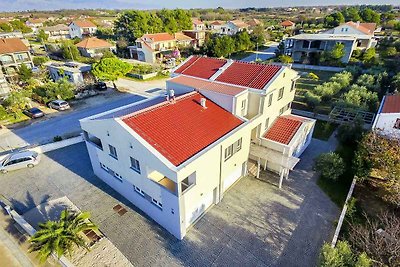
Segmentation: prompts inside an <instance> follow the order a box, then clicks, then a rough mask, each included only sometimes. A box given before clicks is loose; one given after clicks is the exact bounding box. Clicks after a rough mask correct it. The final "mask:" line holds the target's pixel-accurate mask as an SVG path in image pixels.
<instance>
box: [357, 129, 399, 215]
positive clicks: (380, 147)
mask: <svg viewBox="0 0 400 267" xmlns="http://www.w3.org/2000/svg"><path fill="white" fill-rule="evenodd" d="M354 166H355V171H356V175H357V176H358V177H359V178H360V179H364V180H368V179H370V177H371V175H372V172H373V175H374V177H379V180H378V181H379V183H378V185H379V187H380V189H381V191H382V198H383V199H384V200H385V201H387V202H389V203H392V204H393V205H395V206H397V207H400V141H399V140H397V139H389V138H387V137H385V136H381V135H379V134H377V133H374V132H372V133H369V134H367V135H365V136H364V137H363V139H362V140H361V142H360V144H359V146H358V150H357V152H356V157H355V160H354ZM371 178H372V177H371Z"/></svg>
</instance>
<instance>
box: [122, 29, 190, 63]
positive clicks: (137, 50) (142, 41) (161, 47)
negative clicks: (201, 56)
mask: <svg viewBox="0 0 400 267" xmlns="http://www.w3.org/2000/svg"><path fill="white" fill-rule="evenodd" d="M195 45H196V40H194V39H193V38H192V37H190V36H188V35H186V34H184V33H181V32H178V33H175V34H170V33H167V32H163V33H154V34H144V35H143V36H142V37H141V38H138V39H136V45H134V46H128V49H129V52H130V56H131V58H134V59H137V60H140V61H144V62H147V63H156V62H157V61H162V60H163V59H164V57H165V56H167V57H172V54H173V53H174V51H177V49H179V47H192V46H195Z"/></svg>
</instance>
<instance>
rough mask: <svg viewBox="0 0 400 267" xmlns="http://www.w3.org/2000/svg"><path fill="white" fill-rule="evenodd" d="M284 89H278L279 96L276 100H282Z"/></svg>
mask: <svg viewBox="0 0 400 267" xmlns="http://www.w3.org/2000/svg"><path fill="white" fill-rule="evenodd" d="M284 89H285V87H282V88H281V89H279V94H278V100H280V99H282V97H283V90H284Z"/></svg>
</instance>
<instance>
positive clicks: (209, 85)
mask: <svg viewBox="0 0 400 267" xmlns="http://www.w3.org/2000/svg"><path fill="white" fill-rule="evenodd" d="M169 81H170V82H173V83H178V84H182V85H185V86H189V87H192V88H194V89H195V90H207V91H213V92H217V93H221V94H224V95H233V96H235V95H237V94H239V93H241V92H243V91H246V90H247V89H246V88H243V87H239V86H233V85H228V84H223V83H220V82H214V81H208V80H203V79H197V78H193V77H188V76H184V75H180V76H178V77H175V78H172V79H170V80H169ZM172 89H173V86H172Z"/></svg>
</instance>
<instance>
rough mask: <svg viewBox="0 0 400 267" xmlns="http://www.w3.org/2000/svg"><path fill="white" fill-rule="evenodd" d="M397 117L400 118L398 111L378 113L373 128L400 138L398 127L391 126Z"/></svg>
mask: <svg viewBox="0 0 400 267" xmlns="http://www.w3.org/2000/svg"><path fill="white" fill-rule="evenodd" d="M397 119H400V113H379V114H378V115H377V116H376V118H375V122H374V125H373V129H374V130H378V131H380V132H382V133H383V134H385V135H388V136H393V137H395V138H399V139H400V129H395V128H394V127H393V126H394V125H395V123H396V120H397Z"/></svg>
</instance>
